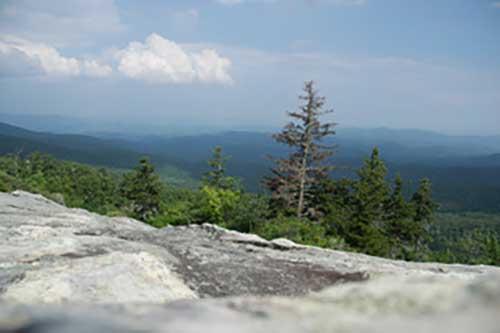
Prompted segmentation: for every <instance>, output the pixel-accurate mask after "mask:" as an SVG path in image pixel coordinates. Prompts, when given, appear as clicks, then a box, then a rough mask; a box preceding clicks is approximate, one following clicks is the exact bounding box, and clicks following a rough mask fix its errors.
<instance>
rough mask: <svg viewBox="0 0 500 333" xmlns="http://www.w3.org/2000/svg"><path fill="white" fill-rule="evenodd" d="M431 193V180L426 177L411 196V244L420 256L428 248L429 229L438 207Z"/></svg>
mask: <svg viewBox="0 0 500 333" xmlns="http://www.w3.org/2000/svg"><path fill="white" fill-rule="evenodd" d="M431 195H432V189H431V182H430V180H429V179H428V178H424V179H422V180H421V182H420V186H419V188H418V190H417V192H415V193H414V194H413V196H412V198H411V204H412V206H413V210H414V212H413V223H412V232H411V234H412V237H411V245H412V247H413V248H414V249H415V251H416V253H415V254H417V255H419V256H422V255H423V253H422V251H423V250H425V249H426V244H427V243H428V242H429V241H430V237H429V234H430V233H429V230H430V227H431V225H432V222H433V215H434V210H435V209H436V208H437V204H436V203H435V202H434V201H432V198H431Z"/></svg>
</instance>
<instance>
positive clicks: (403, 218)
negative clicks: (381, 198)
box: [385, 173, 413, 259]
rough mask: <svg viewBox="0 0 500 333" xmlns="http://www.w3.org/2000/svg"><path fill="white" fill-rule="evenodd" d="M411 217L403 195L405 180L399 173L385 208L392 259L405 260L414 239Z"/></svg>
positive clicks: (409, 208) (386, 228) (386, 229)
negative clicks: (405, 254)
mask: <svg viewBox="0 0 500 333" xmlns="http://www.w3.org/2000/svg"><path fill="white" fill-rule="evenodd" d="M411 215H412V212H411V207H410V205H409V204H408V203H407V202H406V200H405V198H404V195H403V180H402V179H401V175H400V174H399V173H398V174H397V175H396V178H395V179H394V189H393V191H392V194H391V196H390V197H389V200H388V201H387V204H386V207H385V232H386V235H387V237H388V239H389V244H390V250H389V256H390V257H391V258H398V259H405V256H404V253H405V252H406V251H407V248H408V246H409V245H410V242H411V240H412V238H413V237H412V232H413V231H412V228H411V226H412V221H411V220H410V217H411Z"/></svg>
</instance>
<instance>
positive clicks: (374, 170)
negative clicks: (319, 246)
mask: <svg viewBox="0 0 500 333" xmlns="http://www.w3.org/2000/svg"><path fill="white" fill-rule="evenodd" d="M386 175H387V168H386V167H385V165H384V163H383V162H382V160H381V159H380V156H379V151H378V149H377V148H375V149H374V150H373V152H372V155H371V158H370V159H367V160H366V161H365V163H364V165H363V167H362V168H361V169H360V170H359V171H358V178H359V179H358V181H356V182H355V183H354V184H353V188H354V195H353V214H352V216H351V222H350V223H349V225H348V230H347V233H346V235H345V239H346V241H347V243H348V244H350V245H351V246H353V247H354V248H357V249H360V250H361V251H363V252H366V253H370V254H374V255H380V256H383V255H387V253H388V250H389V248H388V245H389V244H388V242H387V239H386V237H385V234H384V221H385V219H384V218H385V204H386V202H387V201H388V198H389V193H390V186H389V184H387V182H386V180H385V177H386Z"/></svg>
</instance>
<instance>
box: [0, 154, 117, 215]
mask: <svg viewBox="0 0 500 333" xmlns="http://www.w3.org/2000/svg"><path fill="white" fill-rule="evenodd" d="M0 178H1V183H2V184H3V185H1V186H2V188H3V190H6V191H14V190H17V189H19V190H25V191H30V192H35V193H41V194H43V195H45V196H47V197H49V198H51V199H55V200H56V201H58V202H61V203H64V204H66V205H67V206H69V207H81V208H84V209H88V210H91V211H94V212H98V213H102V214H105V213H108V211H109V210H113V209H115V208H114V207H116V203H117V201H118V193H117V184H118V176H117V175H115V174H111V173H109V172H108V171H107V170H105V169H95V168H92V167H88V166H85V165H81V164H78V163H73V162H67V161H58V160H55V159H53V158H52V157H49V156H47V155H42V154H39V153H33V154H31V155H28V156H27V157H26V158H25V159H23V158H21V157H19V156H18V155H7V156H4V157H0Z"/></svg>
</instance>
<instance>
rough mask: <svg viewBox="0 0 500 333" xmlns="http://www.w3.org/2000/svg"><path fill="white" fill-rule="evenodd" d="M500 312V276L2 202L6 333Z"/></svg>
mask: <svg viewBox="0 0 500 333" xmlns="http://www.w3.org/2000/svg"><path fill="white" fill-rule="evenodd" d="M499 313H500V269H498V268H495V267H488V266H465V265H443V264H435V263H408V262H402V261H393V260H387V259H381V258H376V257H371V256H366V255H362V254H355V253H347V252H340V251H331V250H324V249H319V248H314V247H306V246H301V245H298V244H295V243H293V242H290V241H288V240H285V239H277V240H273V241H266V240H264V239H262V238H260V237H258V236H255V235H247V234H241V233H237V232H233V231H229V230H225V229H222V228H219V227H217V226H214V225H208V224H206V225H200V226H186V227H167V228H164V229H161V230H158V229H154V228H152V227H150V226H148V225H146V224H144V223H141V222H138V221H135V220H132V219H128V218H109V217H103V216H100V215H97V214H93V213H89V212H87V211H84V210H80V209H69V208H66V207H64V206H61V205H58V204H56V203H54V202H52V201H49V200H47V199H45V198H43V197H41V196H39V195H33V194H29V193H25V192H14V193H12V194H5V193H0V332H56V333H57V332H137V331H141V332H144V331H145V332H178V333H183V332H218V333H223V332H268V331H274V332H396V331H397V332H399V331H402V330H406V331H407V332H428V331H435V332H437V331H442V332H472V331H473V332H498V314H499Z"/></svg>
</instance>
